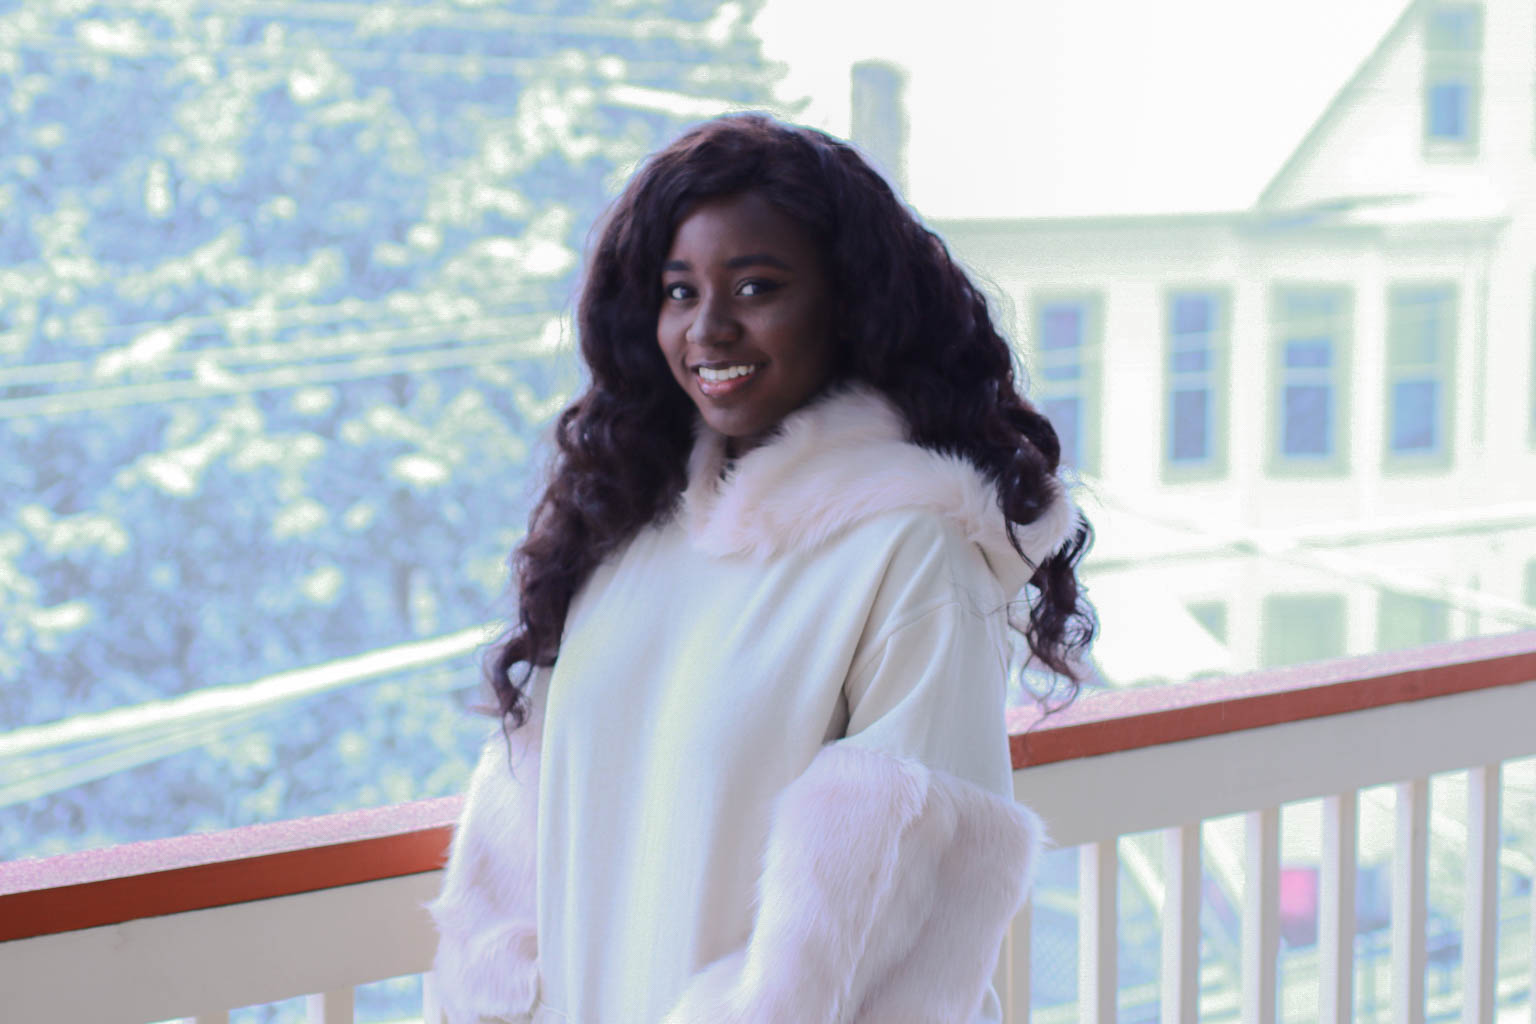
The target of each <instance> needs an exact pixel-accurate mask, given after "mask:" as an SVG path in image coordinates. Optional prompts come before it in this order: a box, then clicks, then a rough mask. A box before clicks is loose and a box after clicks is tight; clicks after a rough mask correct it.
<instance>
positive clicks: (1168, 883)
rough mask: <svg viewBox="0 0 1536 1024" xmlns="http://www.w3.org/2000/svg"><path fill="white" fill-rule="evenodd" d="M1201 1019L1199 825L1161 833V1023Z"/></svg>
mask: <svg viewBox="0 0 1536 1024" xmlns="http://www.w3.org/2000/svg"><path fill="white" fill-rule="evenodd" d="M1199 1013H1200V823H1199V822H1198V821H1197V822H1193V823H1191V824H1188V825H1180V826H1178V827H1176V828H1170V829H1164V830H1163V1016H1162V1019H1163V1022H1164V1024H1195V1022H1196V1020H1197V1019H1198V1018H1199Z"/></svg>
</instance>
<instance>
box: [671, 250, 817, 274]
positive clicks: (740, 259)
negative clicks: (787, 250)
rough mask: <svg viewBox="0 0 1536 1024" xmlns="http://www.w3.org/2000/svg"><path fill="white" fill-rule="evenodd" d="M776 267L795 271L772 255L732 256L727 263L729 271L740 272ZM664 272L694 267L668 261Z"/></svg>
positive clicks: (686, 263) (682, 261) (685, 261)
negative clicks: (746, 269)
mask: <svg viewBox="0 0 1536 1024" xmlns="http://www.w3.org/2000/svg"><path fill="white" fill-rule="evenodd" d="M759 266H761V267H776V268H777V269H779V270H786V271H787V270H793V269H794V268H792V267H791V266H790V265H789V264H788V263H785V262H784V261H783V260H781V259H779V258H778V257H777V256H775V255H773V254H772V253H766V252H749V253H747V254H745V255H743V256H732V257H731V258H730V259H728V260H726V261H725V267H726V269H727V270H740V269H741V268H742V267H759ZM661 269H662V270H663V271H674V272H686V271H689V270H692V269H693V267H692V266H691V265H690V264H689V263H688V261H687V260H667V262H665V263H663V264H662V265H661Z"/></svg>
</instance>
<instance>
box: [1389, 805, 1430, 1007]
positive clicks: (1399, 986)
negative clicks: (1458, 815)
mask: <svg viewBox="0 0 1536 1024" xmlns="http://www.w3.org/2000/svg"><path fill="white" fill-rule="evenodd" d="M1396 791H1397V799H1396V801H1395V802H1396V808H1395V812H1396V817H1397V836H1396V844H1395V845H1394V847H1393V850H1394V853H1393V854H1392V1020H1393V1021H1394V1024H1424V971H1425V969H1426V967H1427V966H1428V961H1427V958H1426V957H1425V953H1424V944H1425V935H1424V922H1425V898H1426V897H1425V878H1426V875H1427V867H1428V863H1429V862H1428V855H1429V780H1428V779H1423V778H1420V779H1410V780H1409V781H1407V782H1399V783H1398V784H1397V787H1396Z"/></svg>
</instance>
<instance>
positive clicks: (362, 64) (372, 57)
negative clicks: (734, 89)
mask: <svg viewBox="0 0 1536 1024" xmlns="http://www.w3.org/2000/svg"><path fill="white" fill-rule="evenodd" d="M4 47H10V48H12V49H28V50H40V51H43V52H46V53H49V54H52V55H56V56H60V57H83V58H90V59H95V60H140V59H148V60H182V59H188V58H193V57H216V56H231V55H233V56H242V57H257V58H262V59H265V60H266V61H267V62H268V63H270V64H277V63H279V62H280V61H281V62H283V63H289V62H293V61H295V60H296V59H298V58H302V57H305V56H308V55H309V54H310V53H313V52H315V51H317V50H318V51H319V52H321V53H324V54H325V55H327V56H330V57H337V58H342V59H341V60H340V61H339V62H340V63H342V64H345V65H347V66H348V70H357V69H368V70H378V69H384V70H389V71H402V72H408V73H411V74H420V75H457V76H459V77H463V78H469V77H481V76H485V75H496V76H502V75H511V76H518V75H524V74H527V73H528V72H530V71H557V70H560V64H561V62H562V59H563V56H564V55H563V54H562V53H558V52H557V53H553V54H550V55H548V56H542V57H490V56H485V55H482V54H476V53H460V54H430V53H419V52H418V53H386V52H380V51H377V50H359V49H355V48H349V47H338V46H329V45H323V46H313V47H306V48H297V47H291V46H284V47H282V48H273V47H269V46H265V45H262V44H258V43H228V42H221V43H219V44H217V45H216V46H209V47H206V48H205V47H201V46H198V47H193V46H191V45H190V44H184V45H179V46H178V45H176V44H170V43H162V42H159V41H155V42H151V41H147V40H142V41H135V42H134V43H133V48H132V50H127V49H109V48H103V47H96V46H90V45H88V44H85V43H76V42H73V41H71V40H67V39H54V38H49V37H46V36H43V37H38V36H31V37H29V36H24V35H19V34H18V35H13V36H11V37H10V38H8V39H3V40H0V48H4ZM610 56H612V57H614V59H616V60H619V61H621V62H622V63H623V70H638V71H641V72H646V71H653V72H675V71H676V69H677V68H679V67H715V66H717V65H718V63H719V58H718V56H717V55H701V56H700V57H698V58H697V59H685V58H676V59H673V60H647V61H641V60H633V59H631V58H627V57H619V56H618V55H616V54H614V55H610ZM573 70H581V69H573ZM616 105H618V106H627V105H628V104H623V103H619V104H616Z"/></svg>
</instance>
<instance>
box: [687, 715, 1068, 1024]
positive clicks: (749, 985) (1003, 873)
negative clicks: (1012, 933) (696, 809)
mask: <svg viewBox="0 0 1536 1024" xmlns="http://www.w3.org/2000/svg"><path fill="white" fill-rule="evenodd" d="M1042 842H1043V830H1042V828H1041V825H1040V822H1039V819H1038V818H1036V817H1035V815H1034V814H1033V812H1031V811H1029V810H1028V809H1027V808H1024V807H1022V806H1020V805H1019V804H1017V803H1015V802H1014V801H1012V800H1008V799H1004V798H1002V797H1000V796H998V795H996V794H994V793H991V792H988V791H986V790H984V789H982V788H981V787H979V786H976V785H974V784H973V783H970V782H967V781H964V780H962V779H959V778H956V777H954V776H951V775H948V774H946V773H943V772H936V771H933V770H931V769H929V768H926V767H924V766H923V765H921V764H918V763H916V762H914V761H908V760H904V759H899V758H895V757H891V756H890V755H887V754H883V753H880V752H877V751H872V750H867V749H863V748H860V747H857V746H854V745H852V744H849V743H846V742H844V743H834V744H831V745H829V746H827V747H824V748H823V749H822V751H821V753H820V754H818V755H817V757H816V759H815V760H814V761H813V762H812V763H811V765H810V767H809V768H807V769H806V771H805V773H804V774H803V775H802V776H801V777H800V778H799V779H797V780H796V781H795V782H794V783H793V784H791V785H790V786H789V787H788V788H787V789H786V790H785V791H784V793H783V795H782V796H781V797H780V799H779V803H778V806H777V807H776V809H775V816H774V823H773V827H772V831H771V833H770V835H769V839H768V847H767V853H766V856H765V860H764V868H763V874H762V878H761V880H760V883H759V887H758V915H757V921H756V924H755V925H754V928H753V932H752V936H751V939H750V941H749V942H748V944H747V947H746V948H745V949H744V950H741V951H739V952H737V953H734V954H732V955H731V956H728V957H726V958H724V959H722V960H720V961H717V962H716V963H714V964H712V965H710V966H709V967H708V968H706V969H705V970H704V971H703V972H701V973H700V974H699V975H697V976H696V977H695V978H694V979H693V981H692V982H691V983H690V985H689V988H688V989H687V991H686V992H685V993H684V995H683V998H682V1000H681V1001H680V1002H679V1003H678V1005H677V1006H676V1007H675V1008H674V1009H673V1011H672V1012H671V1013H669V1014H668V1015H667V1017H666V1018H665V1020H666V1024H705V1022H709V1024H731V1022H735V1024H770V1022H781V1021H791V1020H792V1021H796V1022H800V1024H832V1022H850V1024H874V1022H876V1021H881V1022H901V1021H913V1022H916V1021H957V1022H963V1021H970V1020H973V1019H974V1018H975V1016H976V1014H977V1012H978V1010H979V1009H980V1006H981V1002H982V998H983V996H984V995H985V993H986V989H987V984H988V981H989V980H990V978H991V976H992V972H993V969H994V968H995V967H996V962H997V954H998V950H999V948H1000V947H1001V945H1002V940H1003V934H1004V932H1005V931H1006V930H1007V927H1008V924H1009V922H1010V921H1011V920H1012V919H1013V915H1014V914H1015V913H1016V912H1017V910H1018V908H1019V907H1020V906H1021V905H1022V904H1023V902H1024V898H1025V896H1026V895H1027V893H1028V891H1029V886H1030V883H1031V881H1032V879H1033V873H1034V869H1035V866H1036V863H1037V862H1038V860H1039V852H1040V847H1041V844H1042Z"/></svg>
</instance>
